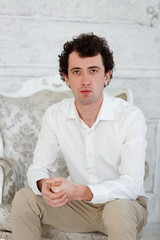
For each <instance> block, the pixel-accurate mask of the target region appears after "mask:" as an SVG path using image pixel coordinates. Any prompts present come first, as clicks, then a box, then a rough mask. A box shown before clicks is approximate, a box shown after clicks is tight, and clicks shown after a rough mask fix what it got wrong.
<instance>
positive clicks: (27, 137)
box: [0, 90, 72, 188]
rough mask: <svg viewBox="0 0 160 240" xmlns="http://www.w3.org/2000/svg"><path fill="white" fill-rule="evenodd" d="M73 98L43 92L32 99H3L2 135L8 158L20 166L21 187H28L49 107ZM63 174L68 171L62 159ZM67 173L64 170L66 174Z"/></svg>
mask: <svg viewBox="0 0 160 240" xmlns="http://www.w3.org/2000/svg"><path fill="white" fill-rule="evenodd" d="M68 97H72V93H71V91H64V92H52V91H50V90H43V91H40V92H37V93H35V94H33V95H31V96H29V97H24V98H11V97H5V96H0V132H1V134H2V137H3V143H4V156H5V157H7V158H10V159H13V160H14V161H15V163H17V168H18V172H19V173H20V174H19V186H18V188H21V187H23V186H27V180H26V172H27V169H28V166H29V165H30V164H31V162H32V159H33V152H34V149H35V145H36V142H37V138H38V133H39V130H40V125H41V118H42V116H43V114H44V112H45V110H46V109H47V107H48V106H50V105H52V104H54V103H56V102H58V101H61V100H62V99H63V98H68ZM59 159H60V160H59V162H58V166H59V168H60V169H59V170H58V171H59V173H62V172H64V177H65V176H66V174H67V170H66V169H64V168H66V167H65V164H64V161H63V159H62V157H61V156H59ZM62 169H63V170H62Z"/></svg>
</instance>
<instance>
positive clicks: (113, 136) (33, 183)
mask: <svg viewBox="0 0 160 240" xmlns="http://www.w3.org/2000/svg"><path fill="white" fill-rule="evenodd" d="M59 64H60V69H59V71H60V74H61V77H62V80H64V81H65V82H66V84H67V85H68V87H70V88H71V90H72V92H73V95H74V98H73V99H72V98H71V99H65V100H63V101H61V102H59V103H57V104H54V105H52V106H51V107H49V108H48V109H47V111H46V113H45V115H44V117H43V120H42V127H41V132H40V136H39V140H38V143H37V146H36V149H35V154H34V159H33V164H32V165H31V166H30V167H29V170H28V182H29V186H30V187H31V189H32V190H31V189H22V190H20V191H19V192H18V193H17V194H16V196H15V198H14V200H13V207H12V230H13V240H21V239H23V240H28V239H30V240H39V239H41V224H42V223H43V224H49V225H52V226H53V227H54V228H58V229H61V230H63V231H66V232H93V231H100V232H103V233H105V234H107V235H108V239H109V240H131V239H132V240H135V239H136V234H137V232H139V231H141V229H142V227H143V226H144V225H145V223H146V219H147V207H146V200H145V194H144V187H143V177H144V162H145V151H146V124H145V120H144V117H143V114H142V112H141V111H140V110H139V109H138V108H137V107H135V106H132V105H129V104H128V103H127V102H125V101H123V100H122V99H117V98H113V97H109V96H107V95H106V94H105V93H104V92H103V89H104V87H105V86H107V85H108V84H109V81H110V79H111V77H112V70H113V68H114V61H113V56H112V52H111V51H110V49H109V47H108V44H107V42H106V40H105V39H103V38H100V37H97V36H96V35H94V34H82V35H80V36H79V37H77V38H74V39H73V40H72V41H70V42H67V43H66V44H64V49H63V52H62V53H61V55H60V56H59ZM59 151H61V152H62V154H63V156H64V160H65V162H66V165H67V167H68V171H69V174H70V178H71V181H70V180H68V179H65V178H62V177H55V169H54V162H55V160H56V157H57V155H58V153H59Z"/></svg>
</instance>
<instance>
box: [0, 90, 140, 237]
mask: <svg viewBox="0 0 160 240" xmlns="http://www.w3.org/2000/svg"><path fill="white" fill-rule="evenodd" d="M128 93H129V91H128V90H126V89H125V90H124V91H122V93H118V94H117V95H118V96H119V97H123V98H126V100H127V99H128V98H130V100H131V99H132V96H131V95H128ZM71 96H72V93H71V92H70V91H69V90H68V91H58V92H57V91H51V90H41V91H38V92H36V93H34V94H32V95H30V96H28V97H7V96H2V95H0V137H2V139H0V154H1V157H0V239H12V234H11V201H12V199H13V197H14V195H15V192H16V191H17V190H18V189H20V188H22V187H24V186H27V180H26V171H27V168H28V166H29V165H30V164H31V162H32V158H33V151H34V148H35V145H36V142H37V138H38V132H39V129H40V125H41V118H42V115H43V114H44V111H45V109H46V108H47V107H48V106H49V105H51V104H53V103H55V102H57V101H60V100H61V99H63V98H68V97H71ZM3 147H4V149H2V148H3ZM56 166H57V175H60V176H64V177H66V176H68V171H67V168H66V166H65V163H64V160H63V158H62V157H61V156H59V157H58V159H57V161H56ZM140 237H141V233H140V234H139V235H138V236H137V239H140ZM42 239H43V240H48V239H55V240H64V239H66V240H67V239H68V240H78V239H84V240H89V239H92V240H107V236H106V235H104V234H101V233H84V234H83V233H81V234H78V233H72V234H71V233H64V232H60V231H58V230H55V229H53V228H51V227H49V226H43V234H42Z"/></svg>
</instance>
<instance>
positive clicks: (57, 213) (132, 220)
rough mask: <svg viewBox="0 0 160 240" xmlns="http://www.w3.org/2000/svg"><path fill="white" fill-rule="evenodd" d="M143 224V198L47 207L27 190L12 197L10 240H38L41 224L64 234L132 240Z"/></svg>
mask: <svg viewBox="0 0 160 240" xmlns="http://www.w3.org/2000/svg"><path fill="white" fill-rule="evenodd" d="M146 220H147V210H146V200H145V197H139V198H138V199H137V200H136V201H130V200H127V199H123V200H122V199H121V200H120V199H119V200H114V201H111V202H108V203H106V204H92V203H86V202H84V201H73V202H71V203H69V204H67V205H65V206H63V207H60V208H53V207H51V206H49V205H48V204H47V203H46V202H45V201H44V199H43V197H42V196H38V195H35V194H34V193H33V191H32V190H31V189H29V188H24V189H21V190H20V191H19V192H17V193H16V195H15V198H14V200H13V202H12V233H13V240H40V239H41V224H49V225H52V226H53V227H54V228H56V229H60V230H63V231H65V232H94V231H99V232H103V233H105V234H107V235H108V239H109V240H136V234H137V232H140V231H141V229H142V227H143V226H144V225H145V223H146Z"/></svg>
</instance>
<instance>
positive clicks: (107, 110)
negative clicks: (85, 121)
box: [67, 93, 116, 122]
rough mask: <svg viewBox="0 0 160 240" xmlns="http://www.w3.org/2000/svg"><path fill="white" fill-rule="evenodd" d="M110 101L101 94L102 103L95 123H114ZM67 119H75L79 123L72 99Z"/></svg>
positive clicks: (114, 118)
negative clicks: (102, 121) (104, 121)
mask: <svg viewBox="0 0 160 240" xmlns="http://www.w3.org/2000/svg"><path fill="white" fill-rule="evenodd" d="M112 99H113V97H111V96H108V95H107V94H106V93H103V102H102V106H101V108H100V111H99V114H98V116H97V120H96V122H97V121H100V120H108V121H116V116H115V112H114V109H113V102H112ZM67 119H76V120H78V121H79V115H78V112H77V109H76V106H75V99H74V98H72V102H71V106H70V110H69V112H68V116H67Z"/></svg>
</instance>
